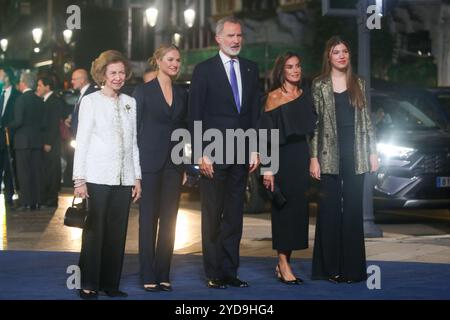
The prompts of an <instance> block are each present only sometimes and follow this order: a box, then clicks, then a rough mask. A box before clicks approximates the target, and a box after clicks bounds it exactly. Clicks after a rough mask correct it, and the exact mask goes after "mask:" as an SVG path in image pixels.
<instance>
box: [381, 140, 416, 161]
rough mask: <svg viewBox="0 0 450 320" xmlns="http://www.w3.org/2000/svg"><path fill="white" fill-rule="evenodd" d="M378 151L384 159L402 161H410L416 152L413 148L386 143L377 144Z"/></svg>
mask: <svg viewBox="0 0 450 320" xmlns="http://www.w3.org/2000/svg"><path fill="white" fill-rule="evenodd" d="M377 150H378V153H379V154H380V155H381V156H383V157H386V158H394V159H401V160H405V159H408V158H409V156H411V155H412V154H413V153H414V152H416V149H413V148H408V147H401V146H396V145H392V144H385V143H379V144H377Z"/></svg>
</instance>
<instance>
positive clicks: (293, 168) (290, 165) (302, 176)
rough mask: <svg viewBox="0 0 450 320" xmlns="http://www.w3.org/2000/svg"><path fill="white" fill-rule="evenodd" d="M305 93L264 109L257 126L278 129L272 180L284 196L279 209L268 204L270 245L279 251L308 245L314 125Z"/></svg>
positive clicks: (314, 119)
mask: <svg viewBox="0 0 450 320" xmlns="http://www.w3.org/2000/svg"><path fill="white" fill-rule="evenodd" d="M316 119H317V117H316V115H315V113H314V108H313V102H312V99H311V96H310V94H309V92H306V91H305V92H304V93H303V94H302V95H301V96H300V97H298V98H297V99H295V100H292V101H290V102H288V103H285V104H282V105H280V106H279V107H278V108H276V109H274V110H271V111H268V112H265V113H264V114H263V115H262V117H261V128H265V129H279V135H280V139H279V144H280V148H279V170H278V172H277V173H276V175H275V183H276V184H277V185H278V187H279V188H280V190H281V192H282V193H283V195H284V196H285V198H286V199H287V203H286V204H285V205H284V206H283V207H282V208H281V209H279V208H277V207H276V206H275V205H272V245H273V249H275V250H280V251H291V250H301V249H306V248H308V228H309V212H308V202H307V198H306V192H307V190H308V187H309V160H310V157H309V150H308V144H307V138H308V135H309V134H311V133H312V131H313V130H314V127H315V124H316Z"/></svg>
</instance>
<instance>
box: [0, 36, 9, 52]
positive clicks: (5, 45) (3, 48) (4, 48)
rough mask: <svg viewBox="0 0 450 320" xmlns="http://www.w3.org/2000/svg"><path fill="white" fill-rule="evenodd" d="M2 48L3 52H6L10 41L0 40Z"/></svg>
mask: <svg viewBox="0 0 450 320" xmlns="http://www.w3.org/2000/svg"><path fill="white" fill-rule="evenodd" d="M0 47H1V48H2V51H3V52H6V50H8V39H2V40H0Z"/></svg>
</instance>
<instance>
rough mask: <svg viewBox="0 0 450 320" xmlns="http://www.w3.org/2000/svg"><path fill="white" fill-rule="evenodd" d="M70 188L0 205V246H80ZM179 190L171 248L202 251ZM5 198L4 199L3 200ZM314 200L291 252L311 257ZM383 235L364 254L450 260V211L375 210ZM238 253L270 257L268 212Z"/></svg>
mask: <svg viewBox="0 0 450 320" xmlns="http://www.w3.org/2000/svg"><path fill="white" fill-rule="evenodd" d="M69 192H70V189H67V190H65V193H62V194H61V196H60V202H59V203H60V207H59V208H58V210H56V212H53V211H50V210H41V211H34V212H7V213H5V209H4V207H1V208H0V230H1V232H2V241H1V242H0V249H1V250H36V251H68V252H78V251H79V250H80V244H81V242H80V240H81V230H79V229H75V228H68V227H65V226H63V216H64V212H65V209H66V208H67V207H68V206H69V205H70V202H71V200H72V198H71V195H70V193H69ZM191 198H192V197H188V195H187V194H183V198H182V201H181V208H180V211H179V216H178V223H177V235H176V244H175V249H176V253H178V254H185V253H189V254H201V235H200V223H201V220H200V211H199V207H200V204H199V201H198V200H196V199H191ZM1 203H2V204H3V201H1ZM315 211H316V208H315V206H314V205H312V206H311V215H312V217H311V219H310V248H309V249H308V250H304V251H300V252H296V253H295V254H294V257H299V258H307V259H310V258H311V257H312V247H313V241H314V229H315ZM377 219H378V221H379V225H380V227H381V229H382V230H383V232H384V237H383V238H374V239H366V248H367V259H368V260H377V261H405V262H406V261H408V262H428V263H450V211H449V210H416V211H411V212H384V213H382V214H379V215H377ZM137 250H138V208H137V206H133V208H132V210H131V214H130V223H129V229H128V236H127V244H126V251H127V253H137ZM241 255H242V256H252V257H274V256H276V254H275V252H274V251H273V250H272V244H271V226H270V215H269V213H265V214H257V215H246V216H245V218H244V234H243V240H242V242H241Z"/></svg>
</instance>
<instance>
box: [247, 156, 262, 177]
mask: <svg viewBox="0 0 450 320" xmlns="http://www.w3.org/2000/svg"><path fill="white" fill-rule="evenodd" d="M260 163H261V162H260V160H259V154H258V152H252V154H251V157H250V166H249V168H248V172H249V173H252V172H254V171H255V170H256V169H258V167H259V164H260Z"/></svg>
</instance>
